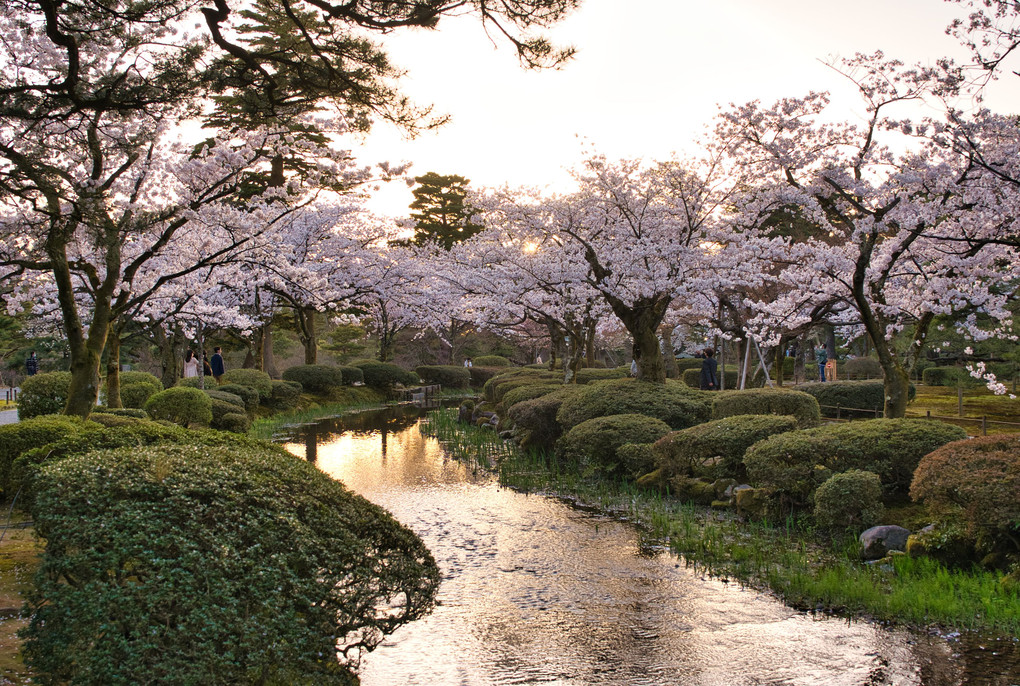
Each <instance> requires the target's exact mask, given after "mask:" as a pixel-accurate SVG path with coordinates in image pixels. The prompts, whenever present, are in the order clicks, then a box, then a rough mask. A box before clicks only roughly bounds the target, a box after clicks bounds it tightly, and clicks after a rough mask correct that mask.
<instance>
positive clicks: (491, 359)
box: [471, 355, 510, 367]
mask: <svg viewBox="0 0 1020 686" xmlns="http://www.w3.org/2000/svg"><path fill="white" fill-rule="evenodd" d="M471 363H472V364H476V365H478V366H479V367H509V366H510V360H508V359H507V358H505V357H503V356H502V355H479V356H478V357H476V358H475V359H473V360H472V361H471Z"/></svg>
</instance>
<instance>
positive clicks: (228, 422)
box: [211, 412, 251, 434]
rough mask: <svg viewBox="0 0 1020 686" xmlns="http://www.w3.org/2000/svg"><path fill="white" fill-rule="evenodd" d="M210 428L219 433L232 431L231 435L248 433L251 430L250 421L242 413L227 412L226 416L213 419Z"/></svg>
mask: <svg viewBox="0 0 1020 686" xmlns="http://www.w3.org/2000/svg"><path fill="white" fill-rule="evenodd" d="M211 427H212V428H213V429H218V430H220V431H232V432H233V433H237V434H243V433H248V429H250V428H251V420H250V419H248V415H246V414H244V413H243V412H227V413H226V414H224V415H222V416H220V417H216V418H214V419H213V421H212V424H211Z"/></svg>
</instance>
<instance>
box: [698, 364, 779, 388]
mask: <svg viewBox="0 0 1020 686" xmlns="http://www.w3.org/2000/svg"><path fill="white" fill-rule="evenodd" d="M680 378H681V379H682V380H683V382H684V385H686V386H689V387H690V388H701V368H700V367H699V368H698V369H685V370H684V371H683V372H682V373H681V375H680ZM723 380H724V381H725V382H726V388H728V389H731V390H732V389H735V388H736V387H737V386H738V385H739V384H740V374H739V373H738V372H737V370H736V369H727V370H726V374H725V377H724V379H723ZM755 383H757V384H758V385H759V386H760V385H761V384H763V383H765V379H764V378H759V379H755Z"/></svg>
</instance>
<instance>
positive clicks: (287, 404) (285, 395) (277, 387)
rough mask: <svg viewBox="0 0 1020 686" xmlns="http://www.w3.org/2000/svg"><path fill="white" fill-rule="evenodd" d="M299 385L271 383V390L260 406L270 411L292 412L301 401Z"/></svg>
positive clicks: (291, 382) (283, 382) (285, 382)
mask: <svg viewBox="0 0 1020 686" xmlns="http://www.w3.org/2000/svg"><path fill="white" fill-rule="evenodd" d="M301 390H302V389H301V384H299V383H297V382H296V381H273V390H272V393H271V394H270V396H269V397H268V398H266V399H265V400H264V401H263V402H262V404H263V405H264V406H265V407H268V408H269V409H271V410H276V411H277V412H285V411H286V410H293V409H294V408H295V407H297V406H298V402H299V401H300V400H301Z"/></svg>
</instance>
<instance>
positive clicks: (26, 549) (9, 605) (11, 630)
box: [0, 512, 40, 684]
mask: <svg viewBox="0 0 1020 686" xmlns="http://www.w3.org/2000/svg"><path fill="white" fill-rule="evenodd" d="M6 514H7V513H6V512H4V515H6ZM21 518H22V516H21V515H19V514H18V513H15V517H14V518H13V520H12V521H13V522H14V523H18V521H19V519H21ZM5 522H6V517H5ZM0 531H2V529H0ZM39 552H40V544H39V543H38V542H37V541H36V539H35V534H34V531H33V529H32V528H31V527H27V528H10V529H7V531H6V532H5V533H3V540H0V683H3V684H28V683H31V672H30V671H29V669H28V667H26V666H25V664H24V662H23V661H22V659H21V655H20V650H21V640H20V639H19V638H18V635H17V632H18V631H20V630H21V629H23V628H24V627H25V626H27V625H28V618H27V617H24V616H22V613H21V607H22V605H23V604H24V601H25V593H26V592H27V591H28V589H29V588H30V586H31V583H32V576H33V574H34V573H35V570H36V568H37V567H38V565H39Z"/></svg>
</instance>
